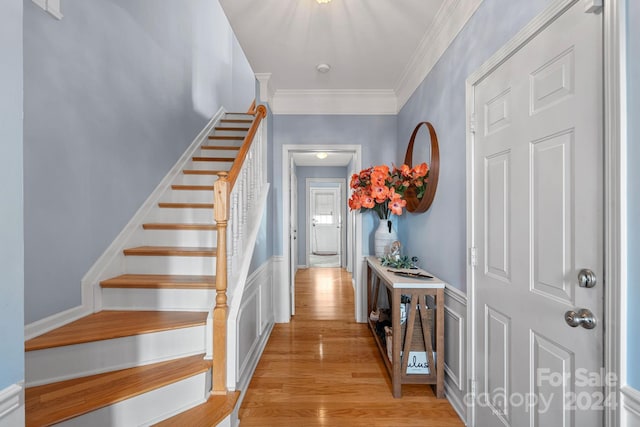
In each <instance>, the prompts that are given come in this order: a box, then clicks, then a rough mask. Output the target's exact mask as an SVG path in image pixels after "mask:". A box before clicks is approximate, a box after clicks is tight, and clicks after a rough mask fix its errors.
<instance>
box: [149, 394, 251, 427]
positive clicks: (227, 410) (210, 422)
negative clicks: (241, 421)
mask: <svg viewBox="0 0 640 427" xmlns="http://www.w3.org/2000/svg"><path fill="white" fill-rule="evenodd" d="M239 397H240V392H239V391H234V392H230V393H227V394H224V395H213V394H212V395H210V396H209V399H207V401H206V402H205V403H202V404H200V405H198V406H195V407H193V408H191V409H189V410H186V411H184V412H182V413H180V414H178V415H175V416H173V417H171V418H168V419H166V420H164V421H161V422H159V423H158V424H154V427H184V426H194V427H214V426H217V425H218V424H219V423H220V422H221V421H222V420H223V419H225V418H226V417H227V415H229V414H231V413H232V412H233V410H234V408H235V406H236V403H237V402H238V398H239Z"/></svg>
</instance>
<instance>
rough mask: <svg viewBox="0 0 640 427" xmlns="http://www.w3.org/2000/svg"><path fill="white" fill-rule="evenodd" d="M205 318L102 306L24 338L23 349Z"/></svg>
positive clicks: (144, 331) (194, 314) (155, 329)
mask: <svg viewBox="0 0 640 427" xmlns="http://www.w3.org/2000/svg"><path fill="white" fill-rule="evenodd" d="M206 321H207V313H206V312H189V311H116V310H105V311H100V312H98V313H94V314H90V315H89V316H86V317H83V318H81V319H78V320H76V321H75V322H71V323H68V324H66V325H64V326H61V327H59V328H57V329H54V330H52V331H49V332H47V333H45V334H42V335H40V336H38V337H35V338H32V339H30V340H28V341H26V342H25V351H34V350H42V349H45V348H53V347H62V346H66V345H73V344H82V343H88V342H92V341H102V340H109V339H114V338H122V337H128V336H133V335H140V334H148V333H152V332H160V331H167V330H171V329H180V328H188V327H192V326H198V325H204V324H205V323H206Z"/></svg>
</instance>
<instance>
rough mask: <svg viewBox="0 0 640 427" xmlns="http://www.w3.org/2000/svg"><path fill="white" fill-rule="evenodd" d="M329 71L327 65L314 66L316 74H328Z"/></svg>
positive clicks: (329, 66) (329, 67)
mask: <svg viewBox="0 0 640 427" xmlns="http://www.w3.org/2000/svg"><path fill="white" fill-rule="evenodd" d="M330 69H331V65H329V64H318V65H317V66H316V70H318V72H319V73H322V74H325V73H328V72H329V70H330Z"/></svg>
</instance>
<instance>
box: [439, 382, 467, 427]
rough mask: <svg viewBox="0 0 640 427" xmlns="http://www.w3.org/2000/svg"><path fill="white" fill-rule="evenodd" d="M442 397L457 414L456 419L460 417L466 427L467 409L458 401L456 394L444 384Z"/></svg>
mask: <svg viewBox="0 0 640 427" xmlns="http://www.w3.org/2000/svg"><path fill="white" fill-rule="evenodd" d="M444 395H445V396H446V397H447V400H448V401H449V403H450V404H451V406H452V407H453V410H454V411H456V414H458V417H460V419H461V420H462V422H463V423H464V425H465V426H466V425H467V407H466V406H465V405H464V403H463V402H462V401H461V400H460V398H459V397H458V395H457V393H456V392H455V391H454V390H452V389H451V387H450V386H449V384H446V383H445V385H444Z"/></svg>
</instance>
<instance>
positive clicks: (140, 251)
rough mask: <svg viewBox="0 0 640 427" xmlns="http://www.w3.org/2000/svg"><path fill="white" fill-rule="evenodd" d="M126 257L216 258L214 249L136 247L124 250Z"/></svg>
mask: <svg viewBox="0 0 640 427" xmlns="http://www.w3.org/2000/svg"><path fill="white" fill-rule="evenodd" d="M124 254H125V255H127V256H196V257H200V256H209V257H214V256H216V248H207V247H193V246H138V247H136V248H128V249H125V250H124Z"/></svg>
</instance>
